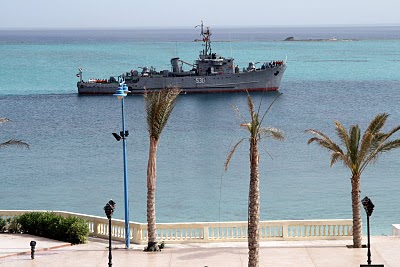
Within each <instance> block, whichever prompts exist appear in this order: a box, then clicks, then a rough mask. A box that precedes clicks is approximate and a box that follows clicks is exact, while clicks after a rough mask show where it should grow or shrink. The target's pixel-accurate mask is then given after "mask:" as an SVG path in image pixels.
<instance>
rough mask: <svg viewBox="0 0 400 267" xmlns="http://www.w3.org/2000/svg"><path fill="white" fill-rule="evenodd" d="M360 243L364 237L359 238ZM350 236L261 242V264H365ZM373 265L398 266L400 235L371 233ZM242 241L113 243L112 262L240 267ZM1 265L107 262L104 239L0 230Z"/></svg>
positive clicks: (338, 266)
mask: <svg viewBox="0 0 400 267" xmlns="http://www.w3.org/2000/svg"><path fill="white" fill-rule="evenodd" d="M31 240H35V241H36V242H37V247H36V254H35V259H34V260H32V259H31V258H30V247H29V243H30V241H31ZM363 241H364V243H365V242H366V238H364V239H363ZM351 243H352V241H351V240H345V241H339V240H332V241H270V242H262V243H261V248H260V266H267V267H269V266H270V267H280V266H282V267H283V266H290V267H293V266H296V267H303V266H304V267H331V266H332V267H352V266H354V267H355V266H357V267H358V266H360V264H367V249H366V248H362V249H352V248H347V247H346V245H350V244H351ZM371 243H372V246H371V253H372V263H373V264H378V263H379V264H384V265H385V267H400V237H385V236H380V237H372V238H371ZM246 246H247V243H216V244H198V243H192V244H186V245H172V244H168V242H167V243H166V248H165V249H164V250H162V251H161V252H154V253H145V252H143V251H142V250H143V246H138V245H132V247H131V248H130V249H129V250H126V249H124V248H123V247H124V246H123V244H122V243H119V242H113V247H114V249H113V250H112V256H113V259H112V262H113V266H115V267H117V266H143V267H164V266H165V267H167V266H180V267H190V266H196V267H204V266H208V267H216V266H228V267H244V266H247V247H246ZM0 266H40V267H42V266H56V267H61V266H108V242H107V240H103V239H96V238H90V239H89V242H88V243H87V244H83V245H75V246H71V245H70V244H68V243H64V242H60V241H54V240H50V239H46V238H41V237H36V236H30V235H25V234H24V235H22V234H0Z"/></svg>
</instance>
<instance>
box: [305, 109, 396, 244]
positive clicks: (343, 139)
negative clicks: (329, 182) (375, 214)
mask: <svg viewBox="0 0 400 267" xmlns="http://www.w3.org/2000/svg"><path fill="white" fill-rule="evenodd" d="M388 116H389V115H388V114H387V113H381V114H378V115H377V116H376V117H375V118H374V119H373V120H372V121H371V122H370V124H369V126H368V128H367V129H366V130H365V132H364V134H363V136H362V138H361V135H360V128H359V126H358V125H357V124H356V125H351V126H350V128H349V132H348V133H347V131H346V129H345V128H344V126H343V125H342V124H341V123H340V122H338V121H335V125H336V134H337V136H338V137H339V140H340V144H341V145H342V146H343V148H341V147H340V146H339V145H338V144H336V143H335V142H333V141H332V140H331V139H330V138H329V137H328V136H327V135H325V134H324V133H322V132H320V131H317V130H313V129H309V130H306V132H309V133H312V134H314V135H315V137H313V138H311V139H310V140H308V144H310V143H312V142H314V141H315V142H316V143H317V144H319V145H320V146H321V147H323V148H326V149H327V150H329V151H330V152H331V167H332V166H333V165H334V164H335V163H336V162H338V161H342V162H343V164H344V166H346V167H347V168H349V170H350V171H351V202H352V203H351V206H352V212H353V247H355V248H360V247H361V242H362V222H361V207H360V183H361V181H360V178H361V174H362V172H363V171H364V170H365V168H366V167H367V166H368V165H369V164H370V163H373V162H376V160H377V159H378V156H379V155H380V154H382V153H384V152H388V151H390V150H392V149H395V148H398V147H400V139H396V140H392V141H389V140H388V139H389V138H390V137H391V136H392V135H393V134H394V133H396V132H397V131H398V130H400V125H399V126H397V127H395V128H393V129H392V130H391V131H389V132H388V133H384V132H381V130H382V128H383V126H384V125H385V123H386V120H387V117H388Z"/></svg>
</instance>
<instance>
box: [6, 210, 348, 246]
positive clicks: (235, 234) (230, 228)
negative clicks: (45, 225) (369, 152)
mask: <svg viewBox="0 0 400 267" xmlns="http://www.w3.org/2000/svg"><path fill="white" fill-rule="evenodd" d="M26 212H32V210H0V217H3V218H10V217H13V216H17V215H20V214H23V213H26ZM54 213H56V214H59V215H62V216H64V217H69V216H77V217H80V218H82V219H84V220H86V221H87V222H88V225H89V230H90V234H89V235H90V236H95V237H99V238H108V234H109V233H108V220H107V218H105V217H98V216H90V215H85V214H79V213H72V212H65V211H54ZM129 225H130V235H131V243H136V244H146V243H147V224H143V223H134V222H130V224H129ZM157 231H158V239H159V241H165V242H167V243H193V242H202V243H207V242H239V241H247V222H193V223H158V224H157ZM352 235H353V225H352V220H350V219H349V220H290V221H261V222H260V240H261V241H268V240H286V241H287V240H317V239H318V240H322V239H325V240H327V239H332V240H333V239H336V240H337V239H351V238H352ZM111 236H112V239H113V240H120V241H124V238H125V226H124V221H123V220H118V219H113V220H112V231H111Z"/></svg>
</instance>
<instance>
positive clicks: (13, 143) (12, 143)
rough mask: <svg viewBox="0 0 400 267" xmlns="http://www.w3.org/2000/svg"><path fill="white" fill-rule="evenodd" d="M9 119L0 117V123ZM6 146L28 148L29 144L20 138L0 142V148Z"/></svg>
mask: <svg viewBox="0 0 400 267" xmlns="http://www.w3.org/2000/svg"><path fill="white" fill-rule="evenodd" d="M9 121H10V119H7V118H0V123H4V122H9ZM7 146H17V147H26V148H29V145H28V144H27V143H25V142H24V141H21V140H16V139H10V140H8V141H6V142H4V143H0V148H3V147H7Z"/></svg>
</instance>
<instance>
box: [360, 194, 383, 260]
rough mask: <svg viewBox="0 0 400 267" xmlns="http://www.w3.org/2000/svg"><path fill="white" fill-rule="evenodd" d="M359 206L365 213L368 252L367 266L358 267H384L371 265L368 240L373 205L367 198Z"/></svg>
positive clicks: (369, 242)
mask: <svg viewBox="0 0 400 267" xmlns="http://www.w3.org/2000/svg"><path fill="white" fill-rule="evenodd" d="M361 204H362V205H363V207H364V210H365V213H366V214H367V236H368V244H367V248H368V252H367V257H368V260H367V263H368V265H365V264H360V267H368V266H369V267H372V266H374V267H384V265H383V264H371V248H370V247H371V240H370V232H369V217H371V215H372V212H373V211H374V207H375V205H374V204H373V203H372V201H371V199H369V197H364V198H363V200H361Z"/></svg>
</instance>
